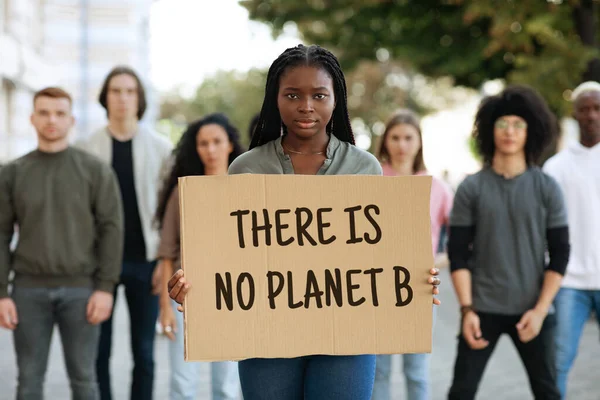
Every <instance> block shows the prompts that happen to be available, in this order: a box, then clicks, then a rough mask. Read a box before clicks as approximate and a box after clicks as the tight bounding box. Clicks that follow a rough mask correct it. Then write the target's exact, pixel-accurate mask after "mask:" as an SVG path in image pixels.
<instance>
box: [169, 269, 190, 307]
mask: <svg viewBox="0 0 600 400" xmlns="http://www.w3.org/2000/svg"><path fill="white" fill-rule="evenodd" d="M190 287H191V286H190V284H189V283H186V282H185V277H184V276H183V270H182V269H180V270H178V271H177V272H175V273H174V274H173V276H172V277H171V279H169V284H168V290H169V297H170V298H171V299H173V300H175V302H177V303H178V304H179V305H178V306H177V310H178V311H180V312H183V306H182V304H183V300H185V295H186V294H187V292H188V291H189V290H190Z"/></svg>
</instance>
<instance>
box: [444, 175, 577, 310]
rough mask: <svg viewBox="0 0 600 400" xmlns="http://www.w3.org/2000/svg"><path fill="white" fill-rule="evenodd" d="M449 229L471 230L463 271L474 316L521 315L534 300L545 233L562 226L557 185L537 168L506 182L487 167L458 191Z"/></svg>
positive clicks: (564, 217)
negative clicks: (478, 313) (476, 313)
mask: <svg viewBox="0 0 600 400" xmlns="http://www.w3.org/2000/svg"><path fill="white" fill-rule="evenodd" d="M450 225H451V226H457V227H458V226H462V227H468V226H473V227H474V228H475V236H474V239H473V244H472V255H471V258H470V259H469V262H468V266H469V269H470V270H471V276H472V281H471V284H472V294H473V307H474V308H475V309H476V310H477V311H481V312H488V313H494V314H503V315H520V314H523V313H525V312H526V311H527V310H529V309H531V308H533V307H534V306H535V304H536V302H537V300H538V297H539V295H540V292H541V288H542V283H543V280H544V272H545V267H546V261H545V255H546V231H547V229H551V228H557V227H565V226H567V215H566V210H565V206H564V201H563V196H562V192H561V189H560V187H559V186H558V184H557V183H556V181H555V180H554V179H553V178H551V177H550V176H549V175H546V174H545V173H543V172H542V170H541V169H539V168H537V167H530V168H528V169H527V170H526V171H525V172H524V173H523V174H521V175H519V176H517V177H515V178H512V179H506V178H504V177H502V176H500V175H498V174H496V173H495V172H494V171H493V170H492V169H491V168H484V169H482V170H481V171H479V172H478V173H476V174H474V175H471V176H469V177H467V178H466V179H465V180H464V181H463V182H462V183H461V184H460V186H459V187H458V189H457V192H456V196H455V199H454V206H453V209H452V213H451V216H450Z"/></svg>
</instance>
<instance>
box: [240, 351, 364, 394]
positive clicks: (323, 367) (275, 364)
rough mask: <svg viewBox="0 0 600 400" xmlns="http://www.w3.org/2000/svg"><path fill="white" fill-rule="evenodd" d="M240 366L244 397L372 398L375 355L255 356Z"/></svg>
mask: <svg viewBox="0 0 600 400" xmlns="http://www.w3.org/2000/svg"><path fill="white" fill-rule="evenodd" d="M239 370H240V380H241V383H242V394H243V396H244V400H281V399H285V400H321V399H335V400H369V399H370V398H371V392H372V390H373V379H374V378H375V356H374V355H360V356H323V355H317V356H305V357H297V358H275V359H264V358H253V359H249V360H243V361H240V363H239Z"/></svg>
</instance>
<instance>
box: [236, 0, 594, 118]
mask: <svg viewBox="0 0 600 400" xmlns="http://www.w3.org/2000/svg"><path fill="white" fill-rule="evenodd" d="M240 4H242V5H243V6H244V7H246V8H247V9H248V11H249V13H250V18H251V19H254V20H258V21H262V22H266V23H268V24H269V25H270V26H271V27H272V30H273V34H274V35H275V36H277V35H278V34H280V33H281V32H282V31H283V30H284V29H287V28H288V27H289V26H290V25H295V26H296V27H297V29H298V30H299V32H300V33H301V35H302V38H303V39H304V41H305V42H307V43H317V44H320V45H322V46H324V47H327V48H330V49H331V50H333V51H334V52H335V53H336V54H337V55H338V56H339V58H340V61H341V62H342V64H343V66H344V68H345V69H346V70H347V71H349V70H351V69H353V68H355V67H356V66H357V65H359V63H360V62H361V61H363V60H378V61H379V62H387V61H388V60H390V61H399V62H402V63H404V64H408V65H410V66H412V67H413V68H414V69H415V70H416V71H418V72H420V73H422V74H424V75H426V76H429V77H433V78H435V77H441V76H450V77H452V78H453V79H454V82H455V84H457V85H464V86H467V87H472V88H479V87H480V86H481V84H482V83H483V82H485V81H487V80H492V79H498V78H500V79H503V80H506V81H507V82H509V83H511V82H514V83H524V84H529V85H531V86H533V87H535V88H536V89H538V90H539V91H540V92H541V93H542V95H543V96H544V97H545V98H546V99H547V100H548V102H549V103H550V105H551V107H552V108H553V109H554V110H555V111H556V112H557V113H558V114H565V113H566V112H567V111H568V110H567V103H566V102H565V101H564V98H565V97H567V96H568V90H570V89H572V88H573V87H574V86H576V85H577V84H579V83H580V82H581V81H582V79H583V77H585V78H586V79H596V80H599V79H600V73H599V72H598V70H600V68H594V65H596V64H595V63H590V61H591V60H593V59H594V57H596V56H597V54H598V52H597V36H598V35H597V29H596V25H595V24H596V23H595V20H596V17H597V16H598V11H597V2H596V1H593V0H362V1H352V0H304V1H300V0H273V1H264V0H244V1H240ZM582 39H583V40H582ZM596 67H597V65H596Z"/></svg>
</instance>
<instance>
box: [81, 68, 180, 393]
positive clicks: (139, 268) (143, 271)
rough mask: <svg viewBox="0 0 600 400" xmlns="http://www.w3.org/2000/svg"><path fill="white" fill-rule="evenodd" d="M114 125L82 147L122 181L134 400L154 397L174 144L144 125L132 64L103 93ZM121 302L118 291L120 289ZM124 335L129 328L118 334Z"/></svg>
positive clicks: (101, 360)
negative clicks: (165, 207) (163, 206)
mask: <svg viewBox="0 0 600 400" xmlns="http://www.w3.org/2000/svg"><path fill="white" fill-rule="evenodd" d="M99 100H100V104H101V105H102V107H104V109H105V110H106V114H107V117H108V124H107V126H106V127H104V128H102V129H100V130H99V131H98V132H96V133H94V134H93V135H91V136H90V137H88V138H86V139H84V140H83V141H82V142H80V143H79V144H78V145H79V146H80V147H81V148H83V149H84V150H87V151H89V152H91V153H92V154H94V155H96V156H97V157H99V158H100V159H102V160H104V161H105V162H106V163H108V164H110V165H112V167H113V169H114V171H115V173H116V176H117V178H118V181H119V187H120V189H121V198H122V200H123V211H124V221H125V243H124V249H123V264H122V270H121V276H120V282H119V283H120V284H123V286H125V297H126V298H127V305H128V306H129V317H130V326H131V350H132V353H133V363H134V367H133V377H132V383H131V399H132V400H137V399H140V400H151V399H152V392H153V382H154V337H155V334H156V320H157V317H158V296H157V295H156V294H157V293H158V292H160V288H159V287H158V285H159V283H160V282H161V278H160V271H159V270H158V269H157V268H156V258H157V251H158V244H159V233H158V231H157V229H156V228H155V226H154V224H153V218H154V213H155V211H156V206H157V202H158V191H159V185H160V182H161V175H162V173H163V170H164V167H165V164H166V163H167V160H168V159H169V157H170V153H171V149H172V146H171V143H170V142H169V141H168V140H167V139H166V138H164V137H162V136H160V135H159V134H157V133H155V132H154V131H152V130H150V129H148V128H147V127H145V126H143V125H141V124H140V120H141V119H142V116H143V115H144V111H145V110H146V94H145V92H144V86H143V85H142V83H141V81H140V79H139V77H138V76H137V74H136V73H135V72H134V71H133V70H132V69H131V68H129V67H125V66H119V67H116V68H114V69H113V70H112V71H111V72H110V73H109V74H108V76H107V78H106V80H105V81H104V85H103V87H102V90H101V92H100V96H99ZM114 294H115V300H116V294H117V291H116V289H115V293H114ZM112 328H113V325H112V316H111V318H109V319H108V320H107V321H106V322H104V323H103V324H102V329H101V334H100V344H99V349H98V359H97V362H96V373H97V375H98V385H99V388H100V399H101V400H112V394H111V385H110V371H109V365H110V362H109V361H110V353H111V347H112V346H111V344H112ZM118 334H119V335H122V334H123V332H118Z"/></svg>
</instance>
